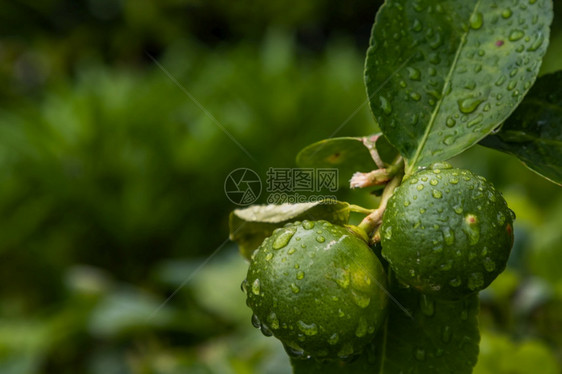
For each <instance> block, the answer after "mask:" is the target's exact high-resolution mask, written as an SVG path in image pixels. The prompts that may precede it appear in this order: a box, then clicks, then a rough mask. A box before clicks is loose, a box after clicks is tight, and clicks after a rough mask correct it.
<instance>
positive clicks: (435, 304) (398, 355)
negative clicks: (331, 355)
mask: <svg viewBox="0 0 562 374" xmlns="http://www.w3.org/2000/svg"><path fill="white" fill-rule="evenodd" d="M395 283H396V282H395ZM390 293H391V294H392V296H393V298H394V300H393V301H394V302H393V303H390V304H389V305H390V308H389V311H388V319H387V322H386V326H385V327H384V329H383V330H382V331H381V333H380V334H379V335H377V338H375V341H374V342H373V344H372V346H371V347H369V348H368V349H367V350H366V352H364V353H363V354H362V356H361V357H359V358H358V359H357V360H356V361H353V362H351V363H349V364H345V363H337V364H333V363H326V364H322V363H318V362H314V361H313V360H297V359H295V360H293V361H292V362H293V368H294V372H295V373H297V374H301V373H302V374H304V373H311V374H326V373H332V372H333V373H339V374H360V373H377V374H395V373H411V374H445V373H459V374H463V373H466V374H468V373H471V372H472V368H473V367H474V365H475V364H476V361H477V357H478V344H479V341H480V334H479V330H478V320H477V316H478V312H479V302H478V295H472V296H470V297H468V298H466V299H464V300H459V301H439V300H431V299H429V298H427V297H426V296H424V295H421V294H419V293H418V292H416V291H414V290H411V289H404V288H402V287H400V286H399V285H396V284H395V285H394V286H393V287H391V289H390Z"/></svg>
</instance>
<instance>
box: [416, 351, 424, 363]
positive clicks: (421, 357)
mask: <svg viewBox="0 0 562 374" xmlns="http://www.w3.org/2000/svg"><path fill="white" fill-rule="evenodd" d="M414 357H415V358H416V360H418V361H424V360H425V350H424V349H423V348H416V351H415V352H414Z"/></svg>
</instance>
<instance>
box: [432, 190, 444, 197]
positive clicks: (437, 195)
mask: <svg viewBox="0 0 562 374" xmlns="http://www.w3.org/2000/svg"><path fill="white" fill-rule="evenodd" d="M431 195H432V196H433V197H434V198H436V199H440V198H442V197H443V193H441V191H439V190H433V191H431Z"/></svg>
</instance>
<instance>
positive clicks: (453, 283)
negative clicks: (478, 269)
mask: <svg viewBox="0 0 562 374" xmlns="http://www.w3.org/2000/svg"><path fill="white" fill-rule="evenodd" d="M449 284H450V285H451V286H452V287H458V286H460V285H461V284H462V281H461V279H460V278H459V277H456V278H453V279H451V280H450V281H449Z"/></svg>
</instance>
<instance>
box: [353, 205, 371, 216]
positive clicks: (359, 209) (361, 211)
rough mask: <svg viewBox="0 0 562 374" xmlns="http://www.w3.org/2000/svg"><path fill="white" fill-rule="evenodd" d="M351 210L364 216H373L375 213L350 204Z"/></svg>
mask: <svg viewBox="0 0 562 374" xmlns="http://www.w3.org/2000/svg"><path fill="white" fill-rule="evenodd" d="M349 210H351V211H352V212H355V213H363V214H371V213H373V212H374V211H375V210H374V209H367V208H363V207H362V206H359V205H355V204H349Z"/></svg>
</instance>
